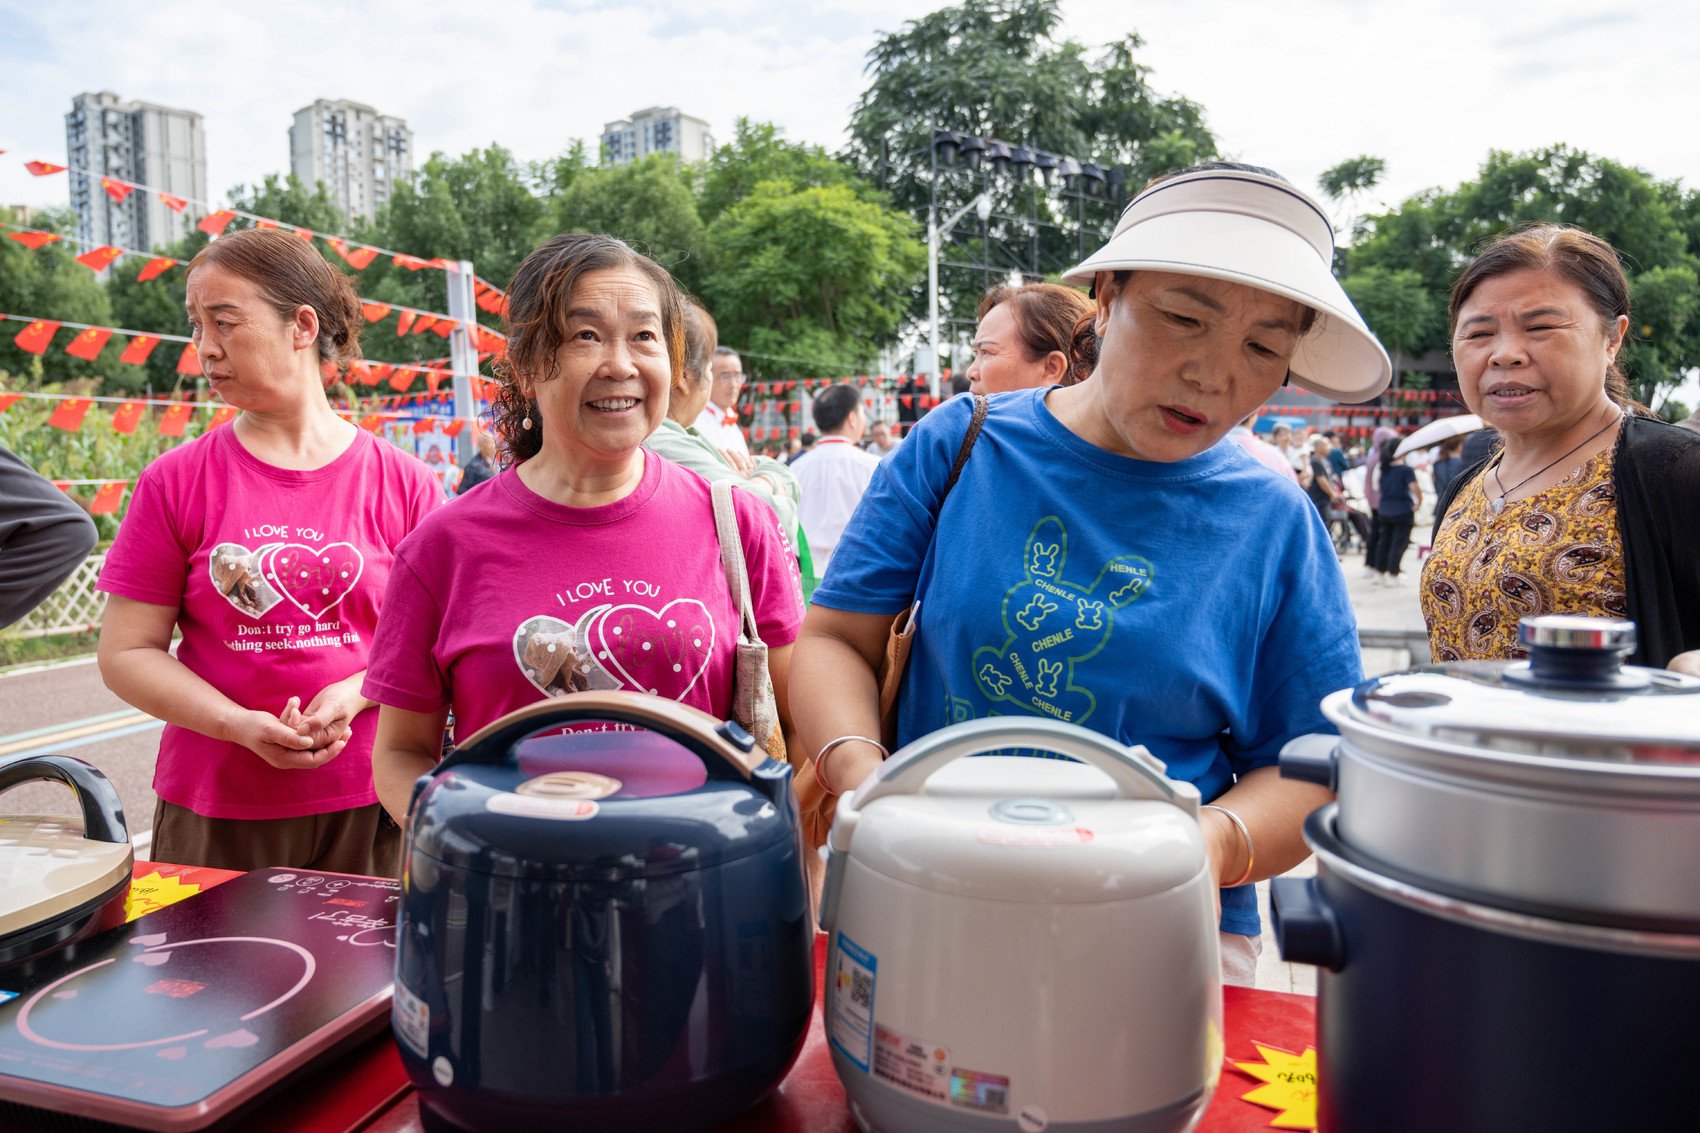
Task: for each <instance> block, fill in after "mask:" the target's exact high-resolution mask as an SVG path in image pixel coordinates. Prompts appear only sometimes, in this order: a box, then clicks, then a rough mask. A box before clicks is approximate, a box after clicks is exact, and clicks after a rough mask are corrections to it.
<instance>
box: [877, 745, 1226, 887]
mask: <svg viewBox="0 0 1700 1133" xmlns="http://www.w3.org/2000/svg"><path fill="white" fill-rule="evenodd" d="M1115 793H1116V792H1115V787H1114V784H1113V783H1112V782H1111V780H1110V778H1109V777H1108V776H1107V775H1105V774H1104V773H1103V772H1101V771H1099V770H1097V769H1096V768H1093V767H1089V766H1087V765H1086V764H1083V763H1077V762H1074V761H1072V760H1062V759H1044V758H1034V757H1030V756H1004V755H988V756H979V757H976V758H973V759H959V760H957V761H956V762H954V763H951V764H948V765H946V766H945V767H944V768H943V769H941V770H939V771H937V772H935V773H934V774H933V776H932V777H931V779H929V780H928V781H927V784H926V787H925V788H924V790H923V791H922V792H921V793H917V794H906V795H891V796H887V797H884V798H879V799H876V800H874V801H873V802H872V803H870V804H869V805H868V806H867V808H866V809H864V810H862V812H861V814H860V817H859V821H858V823H857V826H856V831H855V834H854V838H853V841H852V843H851V850H850V854H851V857H852V858H853V859H854V860H855V861H856V862H858V863H859V864H861V865H863V866H866V867H867V868H868V869H871V870H873V871H874V872H875V873H878V874H880V875H882V876H884V877H888V878H890V879H892V880H894V881H900V882H904V883H906V884H909V885H913V886H916V887H917V888H920V889H925V890H929V891H932V892H936V893H948V894H954V895H958V896H963V897H974V898H984V899H987V900H994V901H1008V902H1029V903H1049V904H1058V903H1088V902H1099V903H1101V902H1110V901H1127V900H1134V899H1137V898H1141V897H1147V896H1151V895H1154V894H1158V893H1164V892H1168V891H1169V890H1172V889H1175V888H1177V887H1179V886H1182V885H1184V884H1186V883H1188V882H1189V881H1192V880H1193V879H1194V878H1196V877H1197V875H1198V873H1199V871H1201V870H1203V869H1205V868H1206V859H1205V852H1204V841H1203V836H1202V834H1201V833H1200V831H1199V828H1198V823H1197V821H1196V820H1195V819H1194V818H1192V817H1191V816H1190V815H1188V814H1187V813H1186V812H1185V811H1183V810H1182V809H1181V808H1180V807H1178V806H1175V805H1174V804H1172V803H1168V802H1162V801H1158V800H1154V799H1118V798H1116V797H1115Z"/></svg>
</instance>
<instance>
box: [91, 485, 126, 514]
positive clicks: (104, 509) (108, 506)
mask: <svg viewBox="0 0 1700 1133" xmlns="http://www.w3.org/2000/svg"><path fill="white" fill-rule="evenodd" d="M129 486H130V482H129V481H128V480H108V481H107V482H106V483H104V484H102V485H101V486H100V490H99V491H97V492H96V493H95V494H94V499H93V500H91V501H89V514H90V515H117V514H118V505H119V504H121V503H123V502H124V489H125V488H128V487H129Z"/></svg>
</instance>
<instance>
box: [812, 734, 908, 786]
mask: <svg viewBox="0 0 1700 1133" xmlns="http://www.w3.org/2000/svg"><path fill="white" fill-rule="evenodd" d="M852 740H859V741H861V742H862V743H865V744H871V745H873V746H874V747H877V748H879V750H880V758H881V759H890V758H891V752H889V751H887V750H886V749H885V745H884V744H882V743H880V742H879V741H878V740H871V739H869V738H868V737H867V736H839V737H838V738H837V739H835V740H828V741H826V746H824V747H822V748H821V749H820V751H818V752H816V753H815V782H817V783H819V784H820V789H821V790H823V791H825V792H826V793H827V794H829V795H836V794H837V793H838V791H837V790H836V789H835V788H833V786H832V785H831V784H830V783H828V782H827V781H826V776H825V775H822V774H821V769H822V767H823V766H824V765H825V762H826V753H827V752H829V751H831V750H832V749H833V748H835V747H837V746H838V745H839V744H847V743H849V742H850V741H852Z"/></svg>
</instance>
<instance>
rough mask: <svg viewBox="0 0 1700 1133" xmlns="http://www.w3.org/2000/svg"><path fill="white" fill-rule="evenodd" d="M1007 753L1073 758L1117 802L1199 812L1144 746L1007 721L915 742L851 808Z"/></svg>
mask: <svg viewBox="0 0 1700 1133" xmlns="http://www.w3.org/2000/svg"><path fill="white" fill-rule="evenodd" d="M1006 748H1036V749H1039V750H1041V751H1048V752H1054V753H1056V754H1058V755H1067V756H1072V757H1073V758H1075V759H1078V760H1080V761H1081V762H1082V763H1085V764H1089V765H1090V766H1092V767H1096V768H1097V769H1098V770H1100V771H1102V772H1103V773H1104V774H1106V775H1108V776H1109V777H1110V779H1111V780H1113V781H1114V782H1115V785H1116V794H1117V796H1118V797H1120V798H1124V799H1157V800H1158V801H1160V802H1167V803H1172V804H1174V805H1175V806H1178V807H1180V808H1181V809H1183V810H1185V811H1187V812H1188V813H1189V814H1192V815H1194V816H1196V815H1197V813H1198V802H1199V796H1198V788H1196V787H1194V786H1193V785H1192V784H1191V783H1182V782H1178V781H1176V780H1174V779H1170V778H1169V777H1168V775H1167V774H1166V773H1165V772H1166V768H1165V767H1164V766H1163V762H1162V761H1161V760H1159V759H1158V758H1157V757H1156V756H1154V755H1152V754H1151V753H1150V752H1148V751H1146V750H1145V749H1144V748H1143V747H1137V746H1136V747H1127V746H1125V745H1123V744H1120V743H1117V742H1116V741H1115V740H1112V739H1110V738H1109V737H1108V736H1102V735H1099V734H1098V733H1097V732H1093V731H1089V730H1087V729H1085V728H1082V727H1079V726H1077V725H1074V724H1063V723H1060V722H1058V721H1055V720H1043V719H1039V718H1037V717H1034V718H1030V719H1018V718H1015V717H1010V716H1000V717H993V718H991V719H986V720H971V721H969V722H967V723H965V724H957V725H955V726H954V727H950V728H946V729H944V730H943V731H940V732H935V733H934V734H933V735H931V736H926V737H923V738H921V739H919V740H916V741H915V742H914V743H912V744H910V745H909V746H907V747H905V748H904V749H903V750H902V751H900V752H898V753H897V754H896V755H894V756H893V757H892V758H891V759H889V760H887V761H886V762H885V763H884V764H882V765H881V766H880V769H879V771H878V772H877V773H876V774H875V775H874V777H873V778H871V779H869V780H868V781H867V782H866V783H865V784H864V785H863V786H862V788H861V789H860V790H859V791H857V793H856V809H858V810H860V809H862V808H863V807H866V806H867V805H868V804H869V803H871V802H873V801H874V800H875V799H877V798H881V797H883V796H885V795H912V794H917V793H919V792H920V791H921V788H922V785H923V784H925V783H926V781H927V779H928V778H930V777H931V776H932V774H933V773H934V772H935V771H937V770H939V769H940V768H941V767H943V766H944V765H945V764H947V763H951V762H954V761H955V760H958V759H962V758H965V757H967V756H971V755H983V754H985V753H987V752H995V751H1001V750H1004V749H1006Z"/></svg>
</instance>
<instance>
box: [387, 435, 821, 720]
mask: <svg viewBox="0 0 1700 1133" xmlns="http://www.w3.org/2000/svg"><path fill="white" fill-rule="evenodd" d="M732 496H733V501H734V504H735V510H736V512H737V517H738V529H739V532H740V533H741V535H742V539H743V545H744V561H745V563H746V566H747V568H748V570H749V576H750V594H751V602H752V604H753V605H754V607H755V615H756V625H757V628H758V630H759V631H760V633H761V637H762V640H763V641H765V642H766V643H767V644H768V645H769V646H781V645H789V644H790V643H791V642H793V641H795V640H796V638H797V630H798V627H799V626H800V625H801V623H802V619H803V596H802V589H801V586H800V583H799V580H798V577H797V565H796V559H795V557H794V555H793V553H792V551H791V549H790V544H789V541H788V540H787V538H786V535H785V533H784V531H782V530H781V529H780V527H779V523H778V521H777V520H776V519H775V517H774V514H773V512H772V510H771V509H769V508H768V507H767V505H765V504H763V503H762V502H761V501H760V500H759V499H757V498H756V497H755V496H753V495H751V494H750V493H748V492H745V491H742V490H738V491H734V492H733V493H732ZM737 642H738V611H737V606H736V604H735V602H734V600H733V598H732V594H731V591H730V589H729V588H728V586H727V584H726V574H725V572H724V570H723V569H722V567H721V565H720V551H719V543H718V541H717V540H716V539H715V534H714V511H713V504H712V503H711V501H710V497H709V487H708V482H707V481H706V480H704V479H703V478H702V477H700V476H698V475H696V474H695V473H694V472H690V471H688V470H686V469H684V468H681V467H679V466H678V465H676V464H673V463H671V462H670V461H667V460H664V459H662V458H661V457H658V456H656V455H655V454H654V453H645V455H644V469H643V476H642V478H641V479H640V480H639V482H638V486H637V488H636V489H635V490H634V491H633V492H632V494H631V495H629V496H627V497H626V498H625V499H623V500H618V501H616V502H614V503H611V504H607V505H605V506H602V507H589V508H574V507H564V506H562V505H560V504H557V503H554V502H552V501H550V500H547V499H544V498H543V497H542V496H539V495H538V494H537V493H535V492H533V491H532V490H531V489H529V488H527V487H526V486H525V484H524V482H523V481H521V480H520V478H519V475H518V472H517V470H516V469H513V468H510V469H508V470H507V471H506V472H503V473H502V474H501V475H499V476H497V477H496V478H495V479H494V480H491V481H489V482H488V483H486V484H484V485H481V486H480V487H479V489H478V490H477V491H476V492H472V493H471V494H469V495H465V496H461V497H458V498H457V499H455V500H453V501H451V502H450V503H449V504H448V506H447V507H445V508H443V509H442V510H441V511H439V512H437V513H436V514H434V515H432V516H431V517H430V518H428V519H427V520H426V521H425V522H424V523H422V524H420V526H419V530H418V531H416V532H414V533H413V535H412V536H410V537H409V538H408V540H407V542H406V543H404V544H403V545H402V548H401V554H400V556H399V558H398V560H397V563H396V569H395V574H394V576H393V577H392V578H391V579H390V589H389V593H388V595H387V596H386V597H385V600H384V616H383V620H382V621H381V622H380V623H379V625H378V637H377V642H376V643H375V644H374V645H373V647H372V663H371V665H370V667H369V668H368V669H367V672H366V688H365V691H366V695H367V696H368V697H370V698H371V699H373V700H376V701H378V702H379V703H381V704H388V705H391V706H393V707H396V708H401V709H405V710H407V711H410V712H438V711H441V710H442V709H443V708H444V707H445V706H447V707H450V708H452V709H453V712H454V719H455V733H456V735H457V736H459V737H460V738H462V739H464V738H466V737H467V736H470V735H472V734H473V733H474V732H476V731H477V730H478V729H480V728H482V727H484V725H486V724H488V723H490V722H491V721H492V720H495V719H496V718H498V717H500V716H502V715H504V714H506V713H508V712H511V711H513V710H514V709H516V708H522V707H524V706H526V705H528V704H534V703H536V702H537V701H539V700H542V699H544V698H546V697H551V696H563V695H565V694H567V693H569V692H577V691H584V690H591V689H597V690H600V689H630V690H635V691H640V692H648V693H654V694H655V695H658V696H665V697H669V698H671V699H674V700H678V701H681V702H683V703H685V704H689V705H692V706H694V707H696V708H701V709H703V710H704V711H706V712H709V713H711V714H712V715H715V716H718V717H720V718H722V719H724V718H725V717H726V716H727V714H728V712H729V711H730V708H731V702H732V671H733V665H734V655H735V651H736V648H737Z"/></svg>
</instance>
